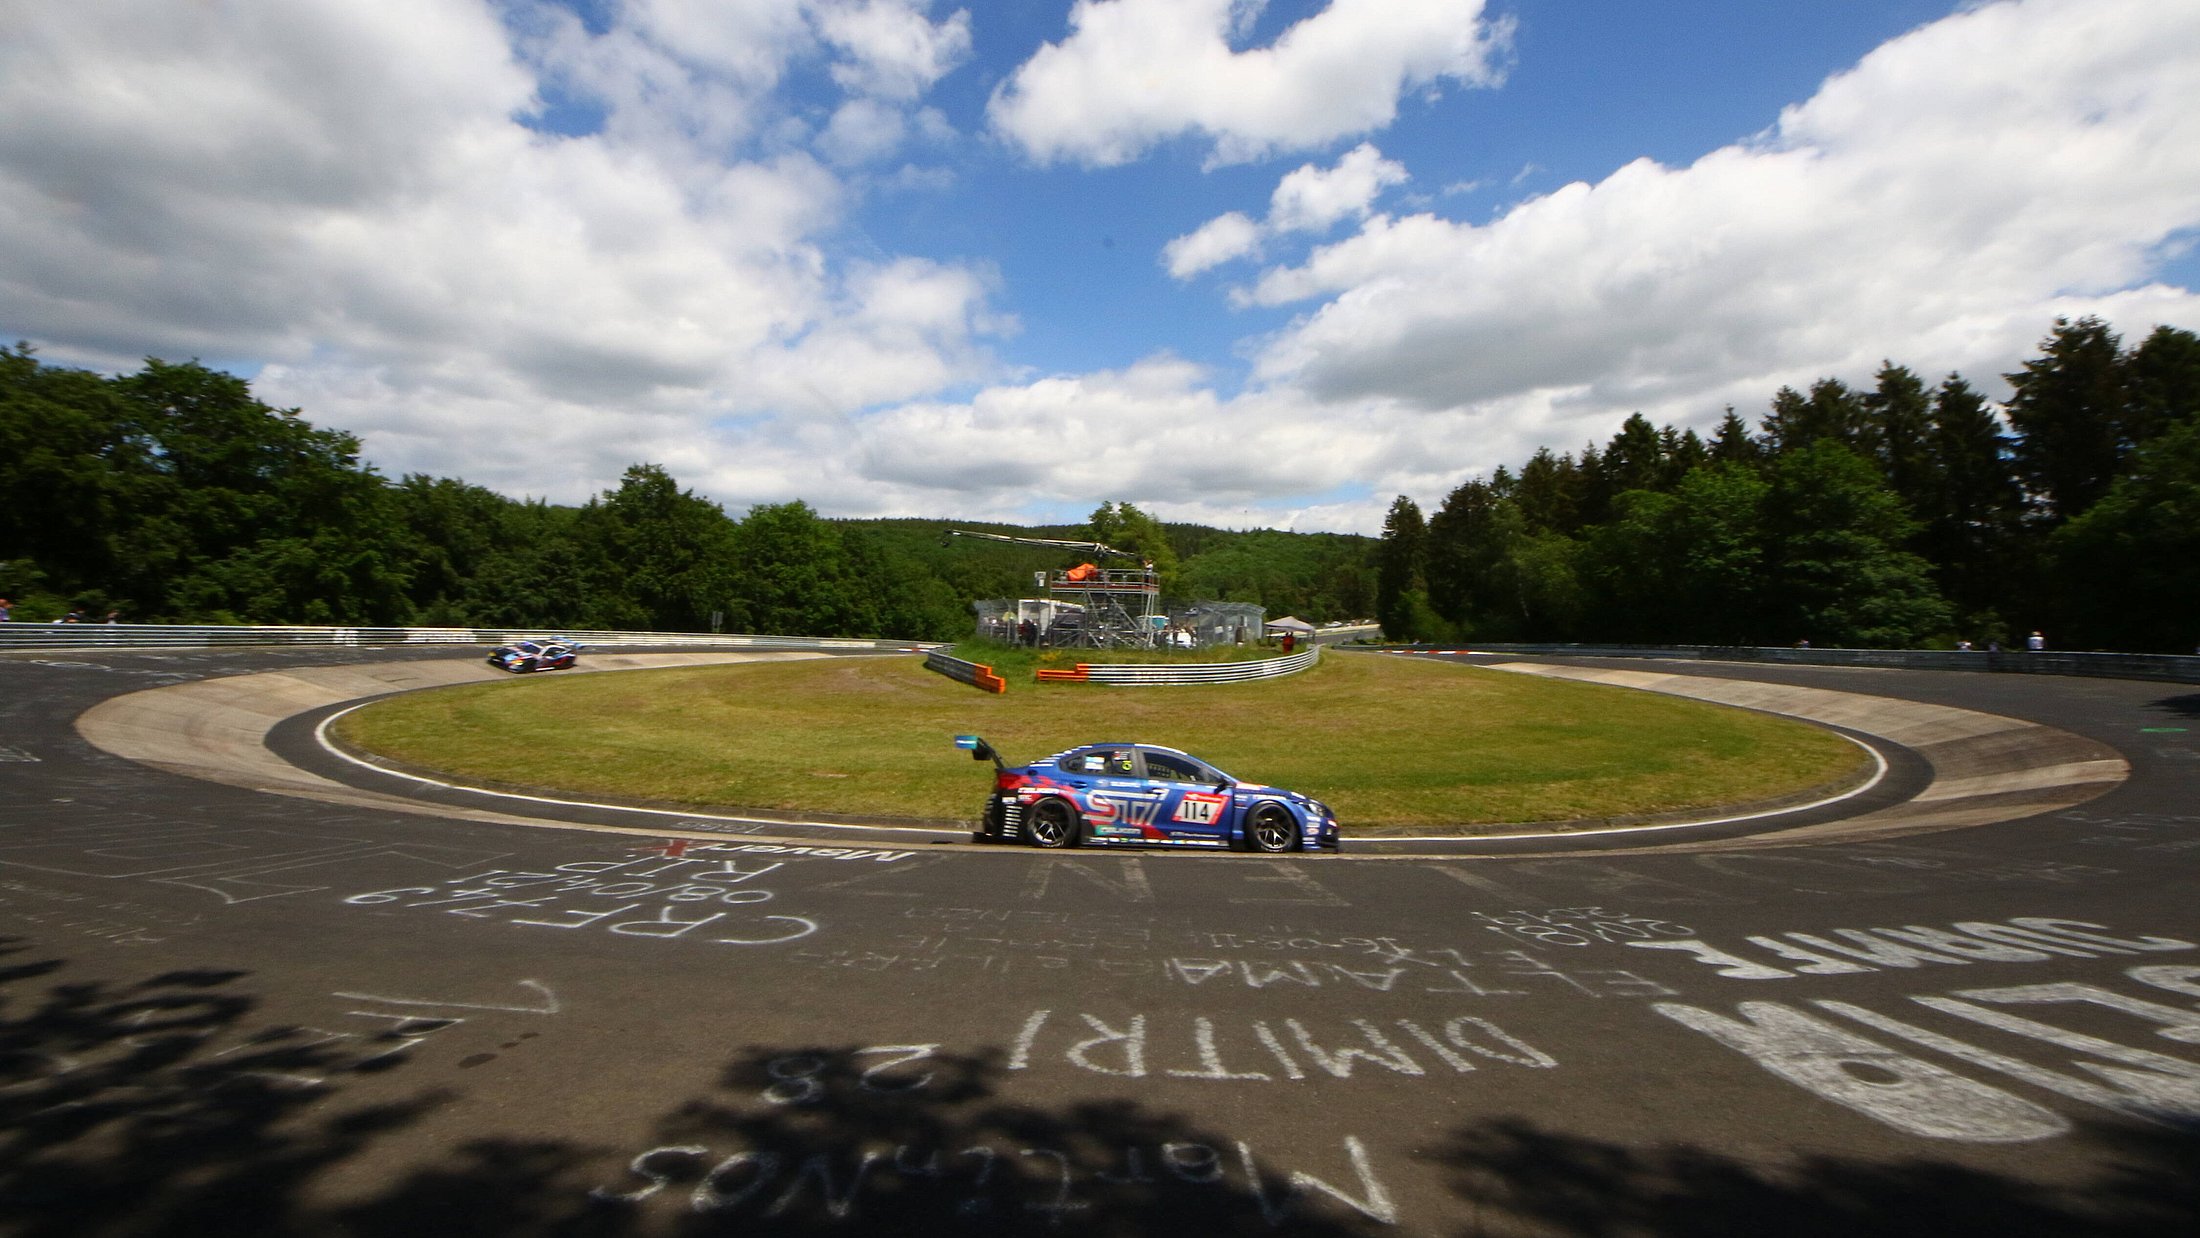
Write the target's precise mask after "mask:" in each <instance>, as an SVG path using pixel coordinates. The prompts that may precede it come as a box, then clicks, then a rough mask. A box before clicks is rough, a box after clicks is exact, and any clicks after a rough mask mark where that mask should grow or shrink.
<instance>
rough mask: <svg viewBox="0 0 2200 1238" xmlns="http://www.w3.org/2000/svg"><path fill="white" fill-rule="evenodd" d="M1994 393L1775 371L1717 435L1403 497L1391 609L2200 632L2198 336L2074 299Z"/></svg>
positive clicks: (1446, 627) (1529, 625)
mask: <svg viewBox="0 0 2200 1238" xmlns="http://www.w3.org/2000/svg"><path fill="white" fill-rule="evenodd" d="M2004 377H2005V378H2006V379H2007V380H2008V382H2009V384H2010V387H2011V389H2012V395H2011V396H2010V399H2009V400H2008V402H2007V403H2006V404H2004V405H2002V406H2000V407H1999V408H1998V409H1997V407H1996V406H1995V405H1994V404H1993V403H1992V402H1991V401H1989V400H1987V399H1986V398H1985V397H1984V396H1983V395H1981V393H1980V392H1979V391H1978V390H1977V389H1976V388H1975V387H1973V386H1972V385H1971V384H1970V383H1969V382H1967V381H1965V380H1964V379H1963V378H1962V377H1961V376H1960V375H1955V374H1950V375H1949V376H1947V377H1946V378H1945V379H1943V380H1941V381H1940V382H1939V384H1938V385H1937V386H1935V385H1930V384H1928V383H1927V382H1926V381H1925V380H1923V379H1921V378H1920V377H1919V376H1918V375H1917V374H1916V373H1914V372H1912V371H1911V370H1910V369H1908V368H1907V367H1904V366H1901V365H1897V364H1894V363H1893V362H1887V363H1885V364H1884V365H1882V367H1881V368H1880V370H1879V372H1878V374H1877V375H1876V376H1875V379H1874V383H1873V385H1872V386H1871V387H1870V388H1868V389H1863V388H1855V387H1851V386H1849V385H1847V384H1845V383H1843V382H1841V381H1840V380H1837V379H1830V378H1829V379H1821V380H1819V381H1818V382H1815V383H1813V384H1811V386H1810V389H1809V390H1808V391H1796V390H1794V389H1793V388H1782V389H1781V390H1780V391H1779V392H1778V393H1777V394H1776V395H1774V396H1773V398H1772V402H1771V410H1770V412H1769V413H1767V414H1766V415H1765V416H1764V417H1763V418H1762V419H1761V420H1759V422H1758V423H1757V424H1756V425H1755V426H1752V425H1750V424H1749V422H1747V421H1746V420H1745V419H1744V418H1742V417H1741V416H1740V415H1738V414H1736V413H1735V412H1734V410H1733V409H1731V408H1729V409H1728V410H1727V413H1726V417H1725V419H1724V420H1723V421H1722V422H1721V423H1720V424H1719V426H1718V427H1717V429H1716V430H1715V431H1714V432H1713V433H1712V434H1711V436H1710V437H1709V438H1708V439H1706V438H1704V437H1702V436H1700V435H1698V434H1697V433H1696V432H1695V431H1693V430H1679V431H1676V430H1675V429H1674V428H1673V427H1671V426H1666V427H1663V428H1660V427H1657V426H1654V425H1652V424H1651V422H1650V421H1649V420H1648V419H1647V418H1645V417H1643V416H1642V415H1641V414H1639V413H1638V414H1636V415H1635V416H1633V417H1630V418H1629V419H1628V420H1627V422H1626V424H1625V425H1624V426H1623V427H1622V428H1621V429H1620V431H1619V433H1618V434H1616V435H1615V436H1614V437H1613V438H1612V440H1611V441H1610V442H1609V443H1607V444H1605V445H1604V446H1603V447H1601V448H1599V447H1597V446H1595V445H1594V444H1592V445H1590V446H1588V447H1585V448H1583V449H1582V450H1581V452H1580V453H1579V454H1578V455H1575V454H1571V453H1566V454H1555V455H1554V454H1553V453H1552V452H1551V451H1550V450H1548V449H1544V450H1540V451H1538V452H1536V453H1535V455H1534V456H1533V457H1532V458H1531V459H1529V460H1528V461H1526V462H1525V463H1523V464H1522V465H1521V466H1520V467H1519V469H1518V470H1517V471H1515V470H1513V469H1511V468H1500V469H1498V470H1497V471H1496V472H1495V473H1494V474H1493V475H1492V476H1489V477H1487V478H1476V479H1474V480H1471V481H1468V482H1467V483H1465V484H1464V485H1461V486H1460V487H1458V488H1457V489H1455V490H1453V491H1452V492H1451V493H1450V494H1448V495H1446V496H1445V497H1444V499H1443V501H1442V503H1441V504H1439V505H1438V506H1437V508H1436V510H1435V511H1434V512H1433V513H1432V514H1429V515H1426V516H1424V515H1423V513H1422V510H1421V508H1420V506H1419V505H1418V504H1417V503H1415V502H1414V500H1413V499H1411V498H1410V497H1407V496H1403V495H1401V496H1399V498H1398V499H1397V500H1396V501H1395V502H1394V503H1392V505H1391V507H1390V511H1389V514H1388V517H1387V519H1386V520H1385V522H1384V526H1383V534H1382V539H1381V542H1380V546H1379V549H1378V553H1377V559H1378V566H1377V603H1376V605H1377V612H1378V617H1379V618H1380V619H1381V620H1382V622H1383V626H1384V629H1385V631H1386V632H1387V633H1389V634H1391V635H1392V636H1393V637H1396V638H1400V639H1424V640H1460V639H1479V640H1486V641H1504V640H1580V641H1610V642H1630V643H1645V644H1669V643H1686V644H1731V645H1774V644H1779V645H1784V644H1792V643H1796V642H1799V641H1809V642H1812V643H1813V644H1817V645H1821V646H1850V647H1895V648H1901V647H1917V646H1926V647H1940V648H1947V647H1949V646H1950V645H1952V644H1953V642H1955V641H1956V640H1959V639H1964V640H1970V641H1973V642H1974V643H1975V645H1976V646H1977V647H1978V648H1981V649H1983V648H1985V647H1987V643H1988V642H1989V641H2000V642H2002V643H2003V644H2005V645H2006V644H2009V643H2010V642H2011V641H2012V639H2018V638H2021V637H2022V636H2023V635H2025V634H2028V633H2030V632H2031V631H2034V630H2043V631H2045V632H2047V633H2048V639H2049V642H2050V645H2051V647H2055V648H2065V649H2118V650H2131V651H2154V652H2170V653H2192V652H2195V651H2196V643H2200V337H2196V336H2195V335H2194V334H2193V333H2192V332H2190V331H2185V330H2180V329H2176V328H2172V327H2158V328H2156V329H2154V330H2153V331H2152V332H2151V333H2150V334H2149V335H2147V337H2146V338H2145V339H2144V340H2143V341H2141V342H2140V343H2139V344H2138V345H2137V346H2136V347H2133V348H2130V349H2128V350H2127V349H2125V348H2124V347H2123V343H2122V341H2121V340H2120V339H2119V337H2118V336H2117V335H2116V334H2115V332H2113V331H2112V330H2111V329H2110V328H2109V326H2108V324H2106V323H2104V322H2102V321H2101V320H2099V319H2096V318H2082V319H2079V320H2077V321H2075V322H2073V321H2069V320H2065V319H2058V320H2057V321H2056V323H2055V326H2054V328H2053V330H2052V332H2051V333H2050V334H2049V335H2048V336H2047V338H2046V339H2045V340H2044V341H2043V342H2042V344H2041V349H2040V355H2039V356H2038V357H2036V358H2034V359H2032V360H2029V361H2026V362H2025V363H2024V366H2023V369H2022V370H2021V371H2020V372H2018V373H2015V374H2009V375H2004Z"/></svg>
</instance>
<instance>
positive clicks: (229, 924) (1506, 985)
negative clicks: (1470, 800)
mask: <svg viewBox="0 0 2200 1238" xmlns="http://www.w3.org/2000/svg"><path fill="white" fill-rule="evenodd" d="M471 658H472V655H464V656H461V655H456V654H454V653H452V652H451V651H440V652H438V651H425V652H420V653H415V654H403V653H389V654H383V653H379V652H363V651H359V650H322V651H312V650H284V651H267V650H261V651H219V652H179V653H135V652H115V653H86V654H75V655H68V656H66V657H64V656H56V655H43V656H35V657H11V658H7V659H0V689H4V690H0V1233H4V1234H9V1235H16V1234H22V1235H89V1234H183V1233H193V1234H197V1233H240V1234H290V1233H297V1234H316V1235H319V1234H373V1235H380V1234H404V1235H408V1236H411V1238H418V1236H422V1235H440V1234H483V1235H504V1234H511V1235H519V1234H530V1235H531V1234H588V1235H626V1234H635V1235H640V1234H745V1233H787V1234H810V1233H818V1234H854V1233H896V1234H935V1233H936V1234H981V1233H1033V1234H1053V1233H1062V1234H1164V1233H1167V1234H1175V1233H1188V1234H1189V1233H1216V1234H1260V1235H1266V1234H1285V1233H1289V1234H1339V1235H1343V1234H1392V1233H1395V1234H1485V1233H1486V1234H1546V1233H1547V1234H1613V1235H1618V1234H1707V1233H1718V1234H1728V1233H1733V1234H1791V1233H1792V1234H1805V1233H1807V1234H1867V1233H1870V1234H1878V1233H1932V1234H1935V1235H1941V1236H1949V1235H1972V1234H1980V1235H1983V1234H1995V1235H2002V1234H2014V1233H2053V1234H2074V1235H2094V1234H2099V1235H2126V1234H2130V1235H2137V1234H2175V1235H2191V1234H2193V1233H2195V1232H2200V899H2196V898H2195V893H2194V882H2193V877H2194V874H2195V870H2196V868H2200V806H2196V805H2200V794H2196V792H2200V741H2196V735H2200V690H2196V689H2193V688H2188V687H2180V686H2177V685H2165V684H2149V683H2136V682H2124V681H2108V680H2077V679H2056V678H2047V677H2036V676H2017V675H2011V676H1992V675H1965V674H1927V673H1909V672H1899V671H1883V670H1872V671H1859V670H1830V669H1813V668H1774V667H1724V668H1705V667H1701V666H1693V665H1685V666H1684V665H1680V664H1671V665H1646V664H1642V663H1632V664H1628V665H1625V666H1620V665H1617V664H1605V665H1602V666H1599V665H1598V664H1594V663H1586V662H1584V663H1581V664H1579V665H1578V666H1575V667H1570V668H1569V667H1566V666H1564V665H1562V664H1558V663H1550V662H1544V663H1541V664H1540V665H1541V666H1542V667H1543V669H1544V670H1546V671H1555V672H1557V673H1569V674H1574V673H1581V674H1591V675H1597V676H1603V677H1608V678H1609V677H1612V676H1614V675H1617V676H1619V677H1621V678H1625V677H1627V676H1630V675H1641V674H1643V673H1645V672H1647V673H1649V674H1651V675H1653V676H1672V678H1670V679H1666V678H1659V679H1657V680H1656V681H1655V682H1652V681H1648V680H1645V681H1640V682H1639V684H1638V686H1644V687H1652V688H1656V689H1659V690H1675V689H1676V688H1678V689H1682V690H1690V691H1693V692H1696V693H1699V694H1700V693H1713V694H1728V695H1729V696H1731V694H1735V693H1745V694H1755V695H1753V698H1752V699H1756V700H1759V701H1761V702H1762V701H1770V700H1774V699H1778V700H1781V701H1800V700H1813V701H1817V702H1818V705H1817V706H1814V708H1815V707H1822V708H1826V709H1841V710H1846V711H1847V712H1846V713H1844V714H1843V715H1842V716H1844V717H1847V718H1848V719H1849V720H1850V722H1851V723H1853V724H1854V725H1851V726H1849V727H1848V729H1850V730H1851V731H1852V732H1854V733H1856V734H1859V735H1866V736H1869V735H1879V736H1881V737H1882V738H1880V739H1877V740H1873V741H1871V742H1873V743H1874V744H1875V746H1876V747H1878V748H1879V749H1880V750H1881V751H1883V752H1886V753H1888V754H1890V761H1889V775H1888V777H1887V778H1886V779H1883V780H1882V781H1881V782H1880V783H1879V784H1878V785H1876V786H1875V787H1874V788H1873V789H1872V790H1870V791H1868V792H1866V793H1865V794H1864V795H1862V796H1859V797H1857V798H1855V799H1853V800H1849V801H1844V802H1843V803H1842V804H1841V805H1838V806H1822V807H1819V808H1816V809H1807V810H1805V811H1803V812H1802V813H1798V814H1790V815H1787V816H1774V817H1768V818H1759V819H1755V820H1753V821H1751V822H1746V823H1727V824H1725V825H1718V826H1705V827H1698V828H1683V829H1680V830H1676V831H1670V832H1666V833H1663V834H1647V835H1646V834H1614V835H1608V836H1602V837H1601V838H1600V839H1598V840H1595V841H1589V842H1584V841H1583V840H1580V839H1575V840H1571V841H1556V840H1541V841H1537V840H1520V841H1516V842H1513V843H1510V844H1505V845H1504V846H1501V847H1489V848H1484V849H1483V850H1481V851H1480V852H1479V853H1467V852H1461V851H1458V850H1457V849H1451V850H1446V849H1445V848H1442V847H1440V846H1438V845H1436V844H1426V845H1420V846H1418V847H1416V846H1397V847H1393V848H1392V849H1391V850H1390V851H1389V852H1388V853H1379V852H1377V851H1375V850H1373V849H1365V848H1355V849H1353V850H1351V851H1348V853H1347V854H1346V855H1344V856H1342V857H1329V856H1322V857H1289V858H1282V859H1267V858H1256V857H1252V856H1191V855H1151V854H1141V853H1106V854H1101V853H1092V852H1076V853H1069V854H1052V853H1049V854H1041V853H1036V852H1032V851H1027V850H1022V849H1006V848H996V849H980V848H972V847H968V846H966V845H958V844H953V843H944V842H935V841H933V837H934V836H926V835H904V834H888V833H879V832H867V831H861V830H857V831H849V830H841V829H835V828H832V827H833V826H834V825H835V824H836V823H812V824H810V825H788V824H785V823H776V824H775V823H770V822H761V821H755V820H747V821H744V820H736V819H706V818H693V819H686V820H683V819H678V818H671V817H660V816H649V815H642V816H636V815H634V814H617V813H612V814H609V815H606V814H605V810H600V809H593V808H586V807H571V806H568V807H565V808H559V809H558V810H557V811H555V812H553V811H550V809H551V808H552V807H554V806H548V805H539V804H538V805H533V806H532V807H530V806H529V805H528V804H527V803H526V802H524V801H510V800H495V801H492V800H488V799H484V798H475V797H473V795H472V793H469V792H460V791H434V790H433V789H426V790H423V789H422V788H420V787H419V786H418V785H417V784H414V785H411V786H400V785H397V784H398V783H400V782H401V781H402V780H389V779H387V776H386V775H375V774H372V773H371V772H364V771H354V772H352V773H342V772H341V771H339V769H338V768H337V767H338V766H340V765H342V763H341V762H337V761H335V760H334V759H333V758H330V757H328V756H327V754H326V753H325V752H320V750H319V749H318V747H317V745H315V744H313V743H312V741H311V733H312V729H313V728H312V726H311V725H310V717H308V715H316V714H317V715H319V716H325V715H326V714H327V713H328V712H330V711H331V710H333V709H334V708H339V707H340V705H338V704H336V702H335V698H337V697H341V696H342V695H343V693H344V692H345V691H349V692H351V693H352V694H353V695H355V696H364V695H371V694H373V693H375V692H380V691H390V690H395V689H396V688H398V687H403V686H408V685H410V686H418V685H422V684H427V683H432V682H441V681H447V680H448V679H449V678H450V677H451V676H453V675H455V674H457V672H456V670H455V669H454V668H456V667H458V666H459V665H460V664H461V663H465V664H466V665H468V666H470V665H471ZM1514 661H1518V660H1514ZM362 662H373V663H377V664H379V666H378V667H377V668H371V669H353V670H339V669H338V668H340V667H345V666H348V665H349V664H355V663H362ZM1523 669H1525V668H1523ZM267 672H281V673H280V674H279V675H276V676H275V677H273V678H260V679H249V680H248V679H247V678H246V677H247V676H250V675H255V674H258V675H264V674H265V673H267ZM340 682H349V683H350V684H351V686H350V687H349V688H343V687H341V686H337V685H339V684H340ZM152 689H190V690H191V692H197V693H200V694H201V695H197V696H194V695H191V694H190V693H188V692H187V693H174V694H170V695H167V696H163V695H160V694H158V693H156V694H154V695H152V696H144V695H140V694H143V693H145V692H147V691H148V690H152ZM224 691H226V692H229V693H230V694H231V697H232V699H230V702H229V704H227V705H223V706H219V707H217V706H215V705H212V704H208V703H207V702H209V701H212V700H214V699H215V697H214V696H209V695H204V694H207V693H215V694H218V693H220V692H224ZM1819 694H1823V695H1819ZM1834 694H1838V695H1834ZM126 698H132V699H134V701H135V704H133V705H127V706H126V705H124V704H121V702H123V701H124V700H125V699H126ZM255 700H267V701H270V702H271V703H270V704H268V705H267V707H266V708H264V709H261V710H259V718H260V721H258V722H257V723H254V724H252V725H243V724H238V723H236V721H235V717H234V716H233V714H234V713H235V712H236V711H245V712H250V702H252V701H255ZM163 701H168V702H184V703H185V704H184V706H183V707H182V708H181V709H180V711H179V712H177V713H175V714H174V715H173V716H170V717H167V718H166V719H165V720H163V719H162V718H161V716H160V714H159V711H158V709H156V708H153V706H157V705H158V704H159V703H160V702H163ZM1843 702H1845V703H1846V704H1843ZM1918 707H1924V708H1923V709H1922V710H1921V709H1920V708H1918ZM133 719H134V721H133ZM1981 719H1984V720H1985V721H1981ZM133 728H134V729H133ZM164 733H165V734H168V735H169V736H171V737H172V738H175V739H176V740H177V746H176V747H174V748H173V749H168V748H164V747H163V743H164V741H163V740H162V739H161V736H162V735H163V734H164ZM1890 735H1899V736H1903V737H1906V739H1905V742H1896V741H1894V740H1891V739H1888V738H1885V737H1886V736H1890ZM87 736H96V737H98V738H99V740H100V744H95V743H93V742H92V741H91V739H89V738H87ZM118 737H119V738H118ZM101 745H105V746H101ZM110 749H121V750H128V751H132V752H133V753H134V754H135V755H134V758H133V757H126V756H123V755H118V754H117V751H112V750H110ZM193 753H196V754H197V755H196V756H194V755H192V754H193ZM316 753H319V755H315V754H316ZM164 754H165V755H164ZM208 754H213V756H212V757H209V756H208ZM285 757H293V758H295V761H293V760H286V759H284V758H285ZM554 757H555V754H544V759H554ZM202 758H203V759H210V760H211V759H214V758H219V759H218V760H216V761H215V763H216V764H219V763H221V762H223V761H226V762H229V769H230V771H231V772H230V773H229V774H227V775H222V776H221V780H220V781H215V780H210V778H209V776H208V775H207V770H206V769H204V768H196V767H195V766H194V762H197V761H200V760H201V759H202ZM300 762H302V763H304V764H306V765H308V766H309V767H310V768H308V769H304V770H296V769H294V768H293V766H294V764H296V763H300ZM2124 763H2128V766H2126V765H2125V764H2124ZM185 771H190V772H185ZM286 771H289V772H286ZM2043 771H2044V772H2043ZM2127 772H2128V777H2127V776H2125V775H2126V773H2127ZM377 779H383V780H384V781H380V782H378V781H377ZM982 781H983V780H982V771H979V772H978V773H976V774H974V798H976V795H977V793H978V791H979V790H982ZM400 796H405V797H412V798H417V799H418V800H419V801H420V802H418V803H415V804H407V803H405V802H404V800H403V799H401V798H400ZM1860 823H1861V824H1860ZM1347 824H1348V826H1349V823H1347ZM545 827H548V828H545ZM937 837H943V838H944V837H950V836H946V835H941V836H937Z"/></svg>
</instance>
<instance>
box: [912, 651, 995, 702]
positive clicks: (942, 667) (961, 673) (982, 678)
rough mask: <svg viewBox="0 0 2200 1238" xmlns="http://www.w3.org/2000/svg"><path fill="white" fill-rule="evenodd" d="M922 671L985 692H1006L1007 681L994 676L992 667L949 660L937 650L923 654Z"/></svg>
mask: <svg viewBox="0 0 2200 1238" xmlns="http://www.w3.org/2000/svg"><path fill="white" fill-rule="evenodd" d="M924 669H926V670H928V671H938V672H939V673H940V674H942V675H945V676H947V677H948V678H949V679H952V680H954V681H955V682H957V683H966V684H969V685H970V686H971V687H973V688H982V689H984V690H985V691H987V692H993V693H1002V692H1006V691H1008V681H1007V680H1005V679H1003V678H1001V677H1000V676H999V675H996V674H994V673H993V668H992V667H990V666H986V665H984V664H983V663H979V662H965V661H963V660H962V659H961V658H951V657H948V656H947V655H946V654H944V653H941V652H940V651H939V650H937V649H933V650H930V651H928V652H926V653H925V655H924Z"/></svg>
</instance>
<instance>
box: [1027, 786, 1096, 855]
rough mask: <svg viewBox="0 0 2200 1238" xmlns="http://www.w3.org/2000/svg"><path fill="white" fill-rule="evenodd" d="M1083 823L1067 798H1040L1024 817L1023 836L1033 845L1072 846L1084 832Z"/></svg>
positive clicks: (1049, 846)
mask: <svg viewBox="0 0 2200 1238" xmlns="http://www.w3.org/2000/svg"><path fill="white" fill-rule="evenodd" d="M1084 830H1085V823H1084V821H1083V820H1082V819H1080V818H1079V817H1078V815H1077V810H1076V809H1075V808H1072V807H1071V806H1070V804H1069V801H1067V800H1058V799H1049V800H1040V801H1039V802H1038V803H1036V804H1033V805H1032V806H1031V812H1030V815H1029V816H1027V817H1026V818H1025V819H1024V837H1026V838H1029V839H1030V840H1031V845H1032V846H1034V847H1046V848H1048V849H1050V850H1051V849H1054V848H1059V847H1074V846H1076V845H1077V842H1078V839H1079V837H1080V836H1082V835H1083V834H1084Z"/></svg>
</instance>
